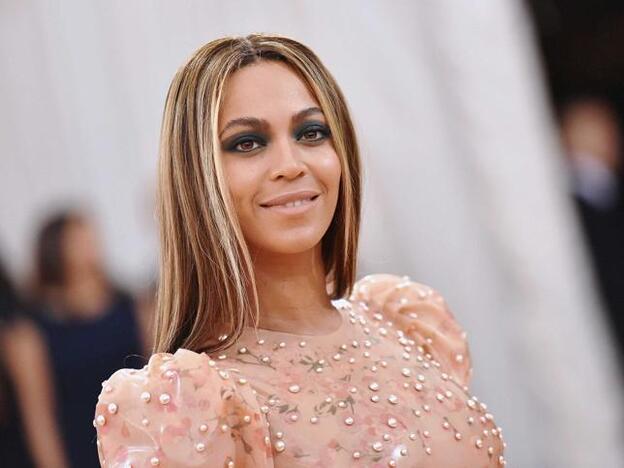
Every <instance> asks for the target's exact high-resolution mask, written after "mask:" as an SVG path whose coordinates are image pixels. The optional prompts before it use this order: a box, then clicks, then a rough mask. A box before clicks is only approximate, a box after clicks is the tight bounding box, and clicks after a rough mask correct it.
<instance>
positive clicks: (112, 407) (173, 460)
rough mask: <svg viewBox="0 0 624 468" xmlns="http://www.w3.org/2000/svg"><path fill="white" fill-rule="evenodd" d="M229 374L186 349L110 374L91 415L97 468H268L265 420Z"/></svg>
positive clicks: (250, 393)
mask: <svg viewBox="0 0 624 468" xmlns="http://www.w3.org/2000/svg"><path fill="white" fill-rule="evenodd" d="M234 371H235V369H229V370H228V369H219V367H218V365H217V363H216V362H215V361H213V360H212V359H210V357H209V356H208V355H206V354H204V353H201V354H199V353H195V352H193V351H189V350H185V349H179V350H178V351H176V353H175V354H170V353H157V354H154V355H152V357H151V358H150V359H149V362H148V364H147V365H146V366H145V367H143V369H138V370H136V369H120V370H118V371H116V372H115V373H114V374H112V375H111V377H110V378H109V379H108V380H107V381H105V382H104V383H103V384H102V392H101V393H100V396H99V397H98V402H97V405H96V408H95V419H94V425H95V427H96V429H97V436H98V438H97V450H98V455H99V459H100V464H101V465H102V467H107V468H121V467H123V468H130V467H132V468H144V467H152V466H160V467H163V468H190V467H199V466H215V467H233V466H236V467H261V468H272V467H273V458H272V453H271V448H270V445H269V443H268V442H270V440H269V432H268V427H267V424H266V419H265V415H264V414H263V413H262V412H261V410H260V407H259V404H258V402H257V399H256V396H255V393H254V392H253V390H252V389H251V387H250V386H249V383H248V382H247V381H246V379H245V378H244V377H242V376H240V375H237V373H236V372H234Z"/></svg>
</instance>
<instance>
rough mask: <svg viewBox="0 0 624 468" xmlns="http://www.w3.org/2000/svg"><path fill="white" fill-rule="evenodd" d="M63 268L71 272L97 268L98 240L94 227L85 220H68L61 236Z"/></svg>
mask: <svg viewBox="0 0 624 468" xmlns="http://www.w3.org/2000/svg"><path fill="white" fill-rule="evenodd" d="M62 249H63V254H64V261H65V268H66V269H67V271H69V272H71V273H72V274H76V273H84V272H90V271H94V270H99V269H100V267H101V263H102V260H101V256H100V241H99V238H98V235H97V233H96V232H95V228H94V227H93V226H92V225H91V224H90V223H89V222H87V221H86V220H76V221H70V222H69V224H68V225H67V226H66V227H65V229H64V232H63V237H62Z"/></svg>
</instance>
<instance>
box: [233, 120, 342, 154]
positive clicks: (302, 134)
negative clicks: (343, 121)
mask: <svg viewBox="0 0 624 468" xmlns="http://www.w3.org/2000/svg"><path fill="white" fill-rule="evenodd" d="M294 136H295V138H296V139H297V140H298V141H302V142H304V143H307V144H311V145H316V144H320V143H321V142H323V141H325V140H326V139H327V138H329V137H330V136H331V131H330V130H329V127H327V125H324V124H320V123H315V124H312V125H305V126H304V127H302V128H300V129H298V130H297V131H296V132H295V135H294ZM268 142H269V139H267V138H265V137H264V135H262V134H260V133H254V132H252V133H245V134H243V135H238V136H235V137H234V138H231V139H229V140H228V141H226V142H225V143H224V144H223V148H224V150H225V151H228V152H231V153H250V152H252V151H255V150H257V149H258V148H262V147H265V146H267V144H268Z"/></svg>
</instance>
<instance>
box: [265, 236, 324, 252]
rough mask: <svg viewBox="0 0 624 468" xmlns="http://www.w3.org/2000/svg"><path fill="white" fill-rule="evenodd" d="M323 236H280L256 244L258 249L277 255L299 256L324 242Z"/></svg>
mask: <svg viewBox="0 0 624 468" xmlns="http://www.w3.org/2000/svg"><path fill="white" fill-rule="evenodd" d="M322 238H323V236H322V235H310V236H297V235H290V236H289V235H280V236H275V237H273V238H272V239H265V242H259V243H256V244H255V245H256V248H259V249H260V250H263V251H265V252H273V253H275V254H298V253H302V252H307V251H308V250H311V249H313V248H314V247H316V246H317V245H318V244H319V243H320V242H321V240H322Z"/></svg>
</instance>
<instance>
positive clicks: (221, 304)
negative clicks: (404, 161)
mask: <svg viewBox="0 0 624 468" xmlns="http://www.w3.org/2000/svg"><path fill="white" fill-rule="evenodd" d="M159 188H160V196H159V206H160V225H161V243H162V255H161V271H160V273H161V281H160V289H159V293H158V306H157V317H156V328H155V349H154V351H155V354H154V355H153V356H152V357H151V358H150V360H149V363H148V365H147V366H145V367H144V368H143V369H140V370H133V369H121V370H119V371H117V372H115V373H114V374H113V375H112V376H111V377H110V378H109V379H108V380H107V381H105V382H104V383H103V390H102V393H101V394H100V397H99V400H98V403H97V407H96V411H95V419H94V421H93V422H94V425H95V426H96V427H97V430H98V449H99V455H100V462H101V464H102V466H106V467H121V466H124V467H125V466H130V465H132V466H163V467H195V466H215V467H216V466H228V467H230V466H254V467H299V466H301V467H303V466H305V467H308V466H318V467H320V466H326V467H334V466H352V465H361V466H419V467H434V466H435V467H442V466H444V467H460V466H461V467H464V466H470V467H481V466H483V467H485V466H488V467H489V466H500V465H504V464H505V460H504V458H503V456H502V452H503V441H502V438H501V432H500V428H498V427H497V426H496V425H495V424H494V422H493V421H492V416H491V415H490V414H489V413H487V412H486V406H485V405H483V404H481V403H479V402H478V401H477V399H476V397H471V396H470V394H469V393H468V387H467V385H468V383H469V379H470V374H471V367H470V356H469V353H468V348H467V344H466V339H465V334H464V333H463V332H462V330H461V329H460V327H459V326H458V325H457V323H456V322H455V321H454V319H453V316H452V314H451V312H450V311H449V309H448V308H447V306H446V304H445V302H444V299H443V298H442V297H441V296H440V294H438V293H437V292H436V291H434V290H432V289H431V288H429V287H427V286H425V285H423V284H419V283H416V282H412V281H409V280H408V279H407V278H406V277H399V276H394V275H387V274H377V275H371V276H367V277H365V278H363V279H361V280H359V281H358V282H357V283H355V284H354V276H355V270H356V255H357V241H358V231H359V224H360V161H359V154H358V148H357V143H356V138H355V133H354V129H353V126H352V123H351V119H350V117H349V113H348V110H347V106H346V104H345V100H344V97H343V95H342V93H341V91H340V89H339V87H338V86H337V84H336V83H335V81H334V79H333V78H332V76H331V75H330V74H329V72H328V71H327V70H326V69H325V67H324V66H323V65H322V63H321V62H320V61H319V59H318V58H317V57H316V56H315V55H314V53H313V52H312V51H310V50H309V49H308V48H307V47H305V46H304V45H302V44H300V43H298V42H296V41H294V40H292V39H289V38H285V37H280V36H269V35H263V34H253V35H250V36H247V37H244V38H222V39H218V40H215V41H212V42H210V43H208V44H206V45H205V46H203V47H202V48H200V49H199V50H198V51H196V52H195V54H194V55H193V56H192V57H191V58H190V60H189V61H188V62H187V63H186V64H185V65H184V66H183V67H182V68H181V69H180V70H179V71H178V73H177V74H176V76H175V77H174V79H173V82H172V84H171V87H170V89H169V93H168V96H167V101H166V105H165V112H164V120H163V127H162V134H161V156H160V184H159ZM347 295H349V297H348V299H347V298H346V296H347Z"/></svg>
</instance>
